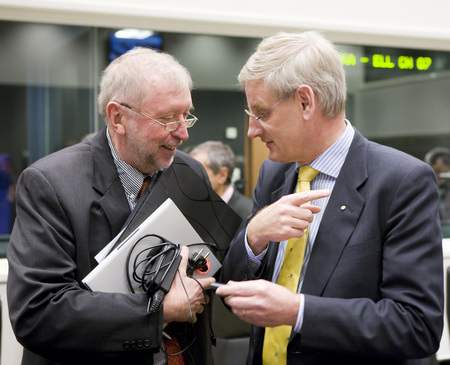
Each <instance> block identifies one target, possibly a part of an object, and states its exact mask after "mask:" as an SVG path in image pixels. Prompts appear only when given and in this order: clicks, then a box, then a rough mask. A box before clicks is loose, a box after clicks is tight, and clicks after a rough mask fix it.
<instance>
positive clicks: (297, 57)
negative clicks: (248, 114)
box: [238, 31, 347, 117]
mask: <svg viewBox="0 0 450 365" xmlns="http://www.w3.org/2000/svg"><path fill="white" fill-rule="evenodd" d="M259 79H264V82H265V84H266V85H268V87H269V88H270V89H271V90H272V93H273V94H274V96H276V97H277V98H282V97H284V96H287V95H289V93H291V92H293V91H295V90H296V89H297V88H299V87H300V86H302V85H308V86H309V87H311V89H312V90H313V91H314V95H315V97H316V99H317V102H318V104H319V107H320V108H321V110H322V112H323V114H324V115H325V116H326V117H336V116H341V115H344V114H345V101H346V97H347V86H346V81H345V71H344V67H343V65H342V62H341V57H340V55H339V52H338V51H337V49H336V47H335V46H334V44H333V43H331V42H330V41H328V40H327V39H325V37H324V36H323V35H321V34H320V33H318V32H316V31H308V32H303V33H279V34H277V35H275V36H272V37H269V38H266V39H264V40H263V41H262V42H261V43H260V44H259V46H258V47H257V49H256V52H255V53H254V54H253V55H252V56H251V57H250V58H249V60H248V61H247V63H246V65H245V66H244V67H243V68H242V70H241V72H240V74H239V76H238V80H239V83H240V84H241V85H243V86H245V83H246V82H248V81H254V80H259Z"/></svg>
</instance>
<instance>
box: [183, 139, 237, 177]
mask: <svg viewBox="0 0 450 365" xmlns="http://www.w3.org/2000/svg"><path fill="white" fill-rule="evenodd" d="M202 152H205V153H206V155H207V160H208V162H207V165H208V166H209V167H210V168H211V170H212V171H213V172H214V174H217V173H219V171H220V169H221V168H222V167H226V168H227V169H228V177H227V180H226V182H225V185H230V184H231V177H232V175H233V170H234V167H235V156H234V153H233V150H232V149H231V147H230V146H228V145H227V144H225V143H223V142H220V141H206V142H203V143H200V144H199V145H197V146H195V147H194V148H193V149H192V150H191V152H190V155H191V156H194V155H197V154H199V153H202Z"/></svg>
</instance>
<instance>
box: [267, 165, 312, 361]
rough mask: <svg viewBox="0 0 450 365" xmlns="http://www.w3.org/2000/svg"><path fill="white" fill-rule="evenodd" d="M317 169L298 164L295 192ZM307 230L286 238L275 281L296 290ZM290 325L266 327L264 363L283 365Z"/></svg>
mask: <svg viewBox="0 0 450 365" xmlns="http://www.w3.org/2000/svg"><path fill="white" fill-rule="evenodd" d="M318 173H319V171H317V170H315V169H313V168H312V167H309V166H300V171H299V173H298V184H297V192H299V191H305V190H310V183H311V181H312V180H313V179H314V178H315V177H316V176H317V174H318ZM307 239H308V230H307V229H306V230H305V233H304V234H303V236H301V237H300V238H291V239H290V240H288V243H287V246H286V252H285V253H284V259H283V265H282V266H281V271H280V275H279V277H278V281H277V283H278V284H280V285H283V286H284V287H286V288H288V289H289V290H290V291H292V292H293V293H296V292H297V288H298V282H299V279H300V273H301V270H302V265H303V257H304V255H305V249H306V242H307ZM291 331H292V327H291V326H278V327H266V331H265V336H264V347H263V364H264V365H269V364H270V365H285V364H286V361H287V345H288V343H289V337H290V336H291Z"/></svg>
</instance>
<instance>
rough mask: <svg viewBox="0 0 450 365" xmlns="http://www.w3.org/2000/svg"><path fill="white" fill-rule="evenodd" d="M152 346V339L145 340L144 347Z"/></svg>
mask: <svg viewBox="0 0 450 365" xmlns="http://www.w3.org/2000/svg"><path fill="white" fill-rule="evenodd" d="M151 344H152V341H150V339H148V338H147V339H145V340H144V347H150V346H151Z"/></svg>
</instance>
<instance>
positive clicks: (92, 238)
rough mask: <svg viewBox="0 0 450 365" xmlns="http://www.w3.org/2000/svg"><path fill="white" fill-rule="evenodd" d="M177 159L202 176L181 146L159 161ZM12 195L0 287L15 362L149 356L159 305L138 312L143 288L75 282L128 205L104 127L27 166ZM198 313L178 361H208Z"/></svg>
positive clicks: (205, 328)
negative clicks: (4, 278)
mask: <svg viewBox="0 0 450 365" xmlns="http://www.w3.org/2000/svg"><path fill="white" fill-rule="evenodd" d="M179 166H182V167H183V168H186V166H189V167H190V168H191V169H193V170H194V171H195V172H196V173H197V174H198V175H199V176H201V177H202V178H203V179H205V180H206V181H208V178H207V175H206V173H205V172H204V170H203V167H202V166H201V164H199V163H198V162H197V161H195V160H194V159H192V158H191V157H189V156H187V155H186V154H184V153H182V152H177V154H176V156H175V159H174V162H173V164H172V166H171V167H170V168H169V169H175V170H176V169H178V168H179ZM183 184H189V181H184V182H183ZM16 197H17V219H16V222H15V226H14V229H13V232H12V235H11V240H10V244H9V247H8V252H7V257H8V261H9V276H8V286H7V287H8V301H9V311H10V317H11V322H12V326H13V329H14V332H15V334H16V337H17V339H18V340H19V342H20V343H21V344H22V345H23V346H24V347H25V348H26V350H25V352H24V360H23V363H24V364H56V363H58V364H59V363H61V364H72V363H73V364H91V363H92V364H103V363H105V364H152V362H153V361H152V351H156V350H157V349H158V342H159V341H160V339H161V332H160V326H161V324H162V311H160V312H159V313H156V314H154V315H150V316H147V314H146V306H147V297H146V295H145V294H110V293H101V292H94V293H91V292H89V291H87V290H85V289H83V288H82V286H81V284H80V283H81V280H82V279H83V278H84V277H85V276H86V275H87V274H88V273H89V272H90V271H91V270H92V269H93V268H94V267H95V266H96V262H95V261H94V256H95V255H96V254H97V253H98V252H99V251H100V250H101V249H102V248H103V247H104V246H105V245H106V244H107V243H108V242H110V241H111V240H112V238H114V237H115V236H116V235H117V234H118V233H119V231H120V229H121V228H122V225H123V224H124V222H125V220H126V219H127V217H128V215H129V214H130V208H129V205H128V202H127V199H126V197H125V193H124V190H123V187H122V184H121V182H120V179H119V177H118V174H117V171H116V168H115V165H114V162H113V159H112V156H111V152H110V149H109V147H108V144H107V140H106V136H105V129H103V130H102V131H101V132H99V133H98V134H97V135H96V136H95V137H93V138H92V139H89V140H87V141H85V142H83V143H80V144H77V145H75V146H72V147H69V148H66V149H64V150H61V151H59V152H56V153H54V154H52V155H49V156H47V157H45V158H43V159H41V160H40V161H38V162H36V163H34V164H33V165H31V166H29V167H28V168H27V169H26V170H25V171H24V172H23V173H22V175H21V176H20V178H19V181H18V185H17V196H16ZM204 319H205V318H204V316H203V315H200V316H199V320H198V322H197V324H196V326H199V327H200V329H199V330H198V331H196V333H197V341H196V343H195V344H194V345H193V346H192V347H191V348H190V350H189V351H188V352H187V353H186V355H187V356H186V359H187V363H188V364H192V363H194V360H195V364H208V363H210V360H211V354H210V340H209V336H208V334H209V324H208V323H207V322H206V321H205V320H204ZM187 327H189V326H187ZM189 330H190V328H188V329H186V328H184V329H181V331H182V332H183V334H182V335H180V342H181V340H182V341H183V343H190V342H192V341H191V340H192V339H193V336H194V335H193V334H192V332H190V331H189ZM183 336H185V337H188V338H186V339H185V338H183Z"/></svg>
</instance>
